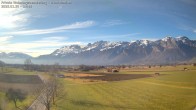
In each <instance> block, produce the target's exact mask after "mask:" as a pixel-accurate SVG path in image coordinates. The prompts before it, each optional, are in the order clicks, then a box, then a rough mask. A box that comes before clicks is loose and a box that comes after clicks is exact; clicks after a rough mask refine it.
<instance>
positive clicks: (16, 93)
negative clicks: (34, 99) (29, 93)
mask: <svg viewBox="0 0 196 110" xmlns="http://www.w3.org/2000/svg"><path fill="white" fill-rule="evenodd" d="M6 97H7V98H8V100H10V101H13V102H14V105H15V107H16V108H19V107H18V106H17V102H18V101H20V102H21V101H23V100H24V99H25V98H26V94H24V93H22V92H21V91H20V90H14V89H8V91H7V92H6Z"/></svg>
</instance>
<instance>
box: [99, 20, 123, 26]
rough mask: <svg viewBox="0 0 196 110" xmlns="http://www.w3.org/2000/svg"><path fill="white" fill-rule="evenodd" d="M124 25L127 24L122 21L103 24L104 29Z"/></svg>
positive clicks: (110, 21)
mask: <svg viewBox="0 0 196 110" xmlns="http://www.w3.org/2000/svg"><path fill="white" fill-rule="evenodd" d="M122 24H126V22H124V21H122V20H109V21H106V22H105V23H103V25H102V26H103V27H110V26H116V25H122Z"/></svg>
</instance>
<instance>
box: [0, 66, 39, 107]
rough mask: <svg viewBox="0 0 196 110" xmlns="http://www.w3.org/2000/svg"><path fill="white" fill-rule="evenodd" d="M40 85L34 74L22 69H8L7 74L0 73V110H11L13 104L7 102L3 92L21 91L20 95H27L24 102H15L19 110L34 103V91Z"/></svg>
mask: <svg viewBox="0 0 196 110" xmlns="http://www.w3.org/2000/svg"><path fill="white" fill-rule="evenodd" d="M41 84H42V81H41V80H40V78H39V77H38V76H37V75H35V72H28V71H24V70H22V69H15V68H9V71H7V72H1V73H0V101H1V102H0V108H1V109H3V110H13V109H16V108H15V107H14V103H13V102H11V101H8V100H7V98H6V96H5V92H6V91H7V90H8V89H10V88H12V89H15V90H21V91H22V93H25V94H27V96H26V98H25V100H23V101H22V102H17V105H18V106H19V108H20V109H26V108H27V107H28V106H29V105H30V104H31V103H32V101H34V99H35V97H36V95H35V91H36V89H37V88H39V87H40V86H41Z"/></svg>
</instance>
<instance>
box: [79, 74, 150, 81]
mask: <svg viewBox="0 0 196 110" xmlns="http://www.w3.org/2000/svg"><path fill="white" fill-rule="evenodd" d="M152 76H153V75H151V74H115V73H111V74H97V76H82V77H80V78H81V79H90V80H102V81H121V80H130V79H138V78H146V77H152Z"/></svg>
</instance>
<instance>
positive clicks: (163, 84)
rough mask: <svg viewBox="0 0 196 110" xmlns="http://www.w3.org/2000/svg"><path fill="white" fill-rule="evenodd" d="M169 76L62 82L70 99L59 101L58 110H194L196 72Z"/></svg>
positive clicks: (184, 72) (169, 73)
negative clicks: (91, 81) (114, 80)
mask: <svg viewBox="0 0 196 110" xmlns="http://www.w3.org/2000/svg"><path fill="white" fill-rule="evenodd" d="M141 73H142V72H141ZM165 73H166V74H168V75H163V76H159V77H151V78H143V79H134V80H127V81H116V82H104V83H92V84H85V83H84V84H81V83H75V82H74V81H70V80H69V81H68V80H64V79H61V80H62V81H63V82H64V84H65V85H64V89H65V90H66V91H67V96H66V97H64V99H61V100H59V101H58V103H57V109H58V110H132V109H133V110H142V109H145V110H193V108H194V107H195V106H196V98H195V97H196V71H174V72H169V71H168V72H165ZM54 109H55V108H54Z"/></svg>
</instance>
